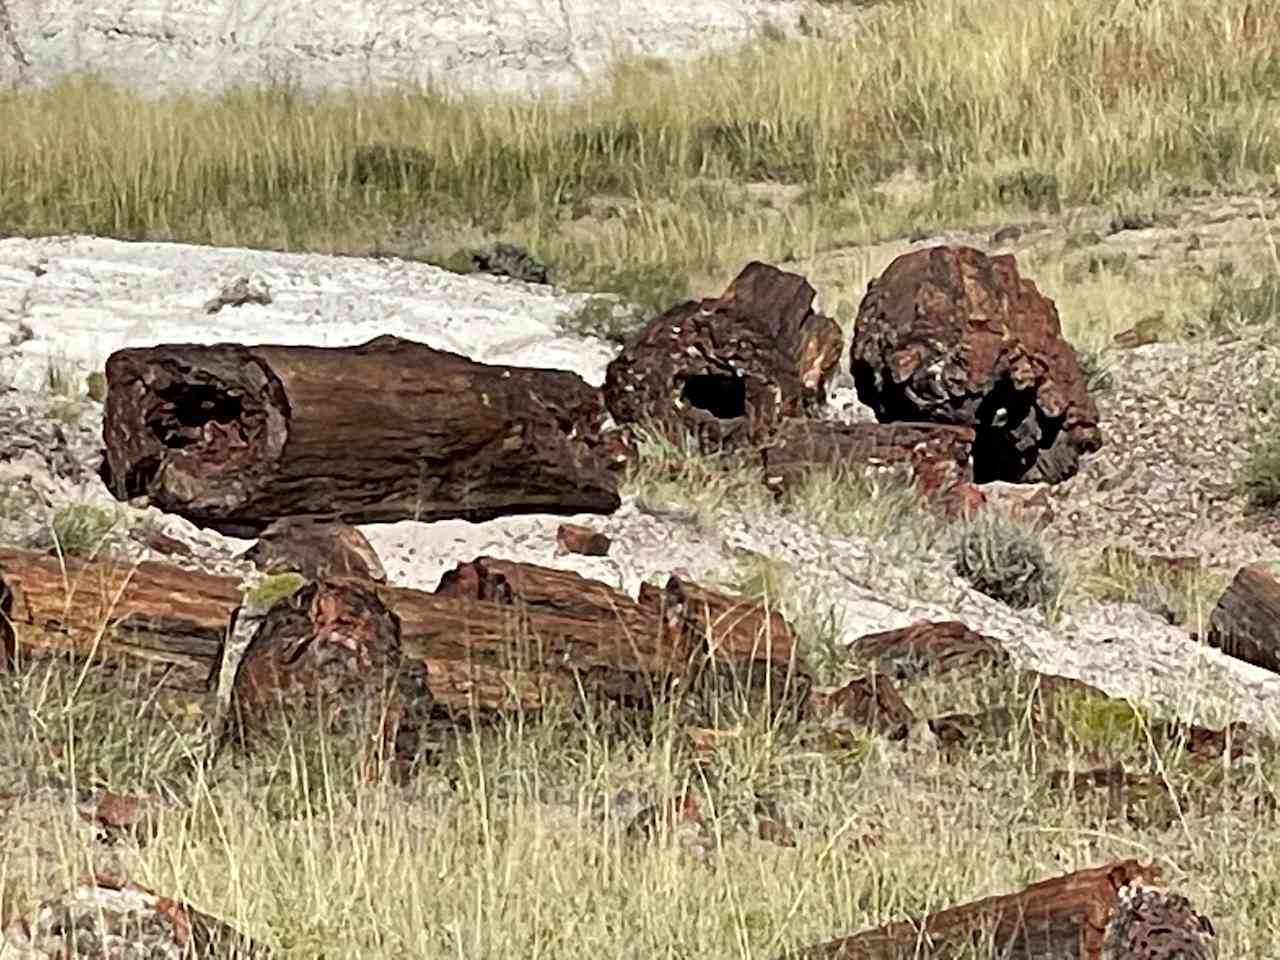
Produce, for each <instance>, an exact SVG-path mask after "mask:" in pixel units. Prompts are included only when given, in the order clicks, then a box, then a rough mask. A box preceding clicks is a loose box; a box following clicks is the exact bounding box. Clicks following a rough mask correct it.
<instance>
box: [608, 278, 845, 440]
mask: <svg viewBox="0 0 1280 960" xmlns="http://www.w3.org/2000/svg"><path fill="white" fill-rule="evenodd" d="M814 295H815V294H814V289H813V287H812V286H810V285H809V283H808V281H806V280H805V278H804V277H802V276H799V275H798V274H794V273H786V272H784V271H782V270H779V269H777V268H776V267H771V266H769V265H767V264H764V263H760V262H758V261H755V262H752V263H749V264H747V266H746V267H745V268H744V269H743V270H742V272H741V273H739V274H738V276H737V277H736V278H735V279H734V281H733V282H732V283H731V284H730V285H729V286H728V288H727V289H726V290H725V292H724V294H723V295H722V296H720V297H715V298H709V299H706V300H702V301H700V302H698V301H688V302H686V303H682V304H678V305H677V306H674V307H672V308H671V309H670V310H667V311H666V312H665V313H663V314H661V315H659V316H657V317H655V318H654V319H653V320H651V321H649V323H648V324H647V325H646V326H645V327H644V329H643V330H642V331H641V332H640V333H639V335H638V336H637V337H636V338H635V340H633V341H632V342H631V343H629V344H628V345H627V346H626V348H625V349H624V350H623V351H622V353H621V354H619V355H618V357H617V358H616V359H614V361H613V362H612V363H610V364H609V367H608V369H607V371H606V373H605V381H604V387H603V392H604V399H605V403H606V404H607V405H608V407H609V411H610V413H612V414H613V417H614V419H615V420H616V421H617V422H618V423H620V424H633V423H640V422H643V421H650V422H653V423H655V424H657V425H659V426H660V427H661V428H663V429H665V430H667V431H668V432H675V433H683V432H686V431H687V432H689V433H691V434H693V435H694V436H695V437H697V438H698V439H699V441H700V442H701V443H702V444H703V445H704V446H706V447H726V446H742V445H755V444H757V443H759V442H760V441H761V440H762V439H763V436H764V433H765V432H766V431H767V430H768V429H769V428H770V427H771V426H772V425H773V424H774V423H776V422H777V421H778V420H779V419H780V418H782V417H794V416H803V415H804V414H805V413H807V412H808V411H809V410H810V409H812V408H813V407H815V406H816V405H817V404H818V403H819V402H821V400H822V399H823V397H824V394H825V390H826V384H827V381H828V380H829V379H830V377H831V374H832V373H833V372H834V371H835V368H836V366H837V364H838V363H839V361H840V353H841V351H842V349H843V341H842V338H841V336H840V327H839V326H838V325H837V324H836V322H835V321H834V320H831V319H830V318H828V317H824V316H822V315H821V314H818V313H815V312H814V311H813V309H812V306H813V300H814Z"/></svg>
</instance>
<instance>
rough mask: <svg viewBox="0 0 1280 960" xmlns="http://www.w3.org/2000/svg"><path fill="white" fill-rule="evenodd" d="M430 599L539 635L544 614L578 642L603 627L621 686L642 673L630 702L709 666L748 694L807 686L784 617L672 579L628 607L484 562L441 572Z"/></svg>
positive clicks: (562, 579)
mask: <svg viewBox="0 0 1280 960" xmlns="http://www.w3.org/2000/svg"><path fill="white" fill-rule="evenodd" d="M436 593H437V595H440V596H442V597H456V598H466V599H470V600H478V601H483V602H493V603H498V604H503V605H508V606H510V607H512V608H514V609H515V610H516V611H517V619H516V620H515V621H514V622H515V623H516V624H518V625H521V626H520V629H525V627H524V626H523V625H522V624H523V621H522V620H521V619H519V618H520V617H521V616H524V617H531V618H533V619H530V620H529V621H528V625H529V626H530V627H534V628H536V627H537V626H538V623H539V621H538V620H537V619H536V618H537V617H538V616H542V615H554V616H556V617H559V618H564V619H565V620H566V621H571V622H572V621H576V622H579V623H582V624H584V625H588V626H587V628H586V629H585V633H584V636H592V635H593V633H594V631H596V630H599V629H601V628H604V629H605V630H606V631H607V632H608V633H609V636H610V639H609V640H608V643H607V645H606V649H607V648H609V647H612V649H614V651H615V652H614V653H613V654H612V655H611V656H612V660H611V661H609V662H610V663H612V664H613V666H614V669H616V670H618V671H619V677H618V679H619V681H621V680H622V678H623V677H624V676H625V675H626V674H627V673H628V672H629V671H630V670H631V669H632V668H633V665H643V668H642V671H641V673H642V674H643V675H644V677H645V679H644V680H643V683H640V684H636V683H634V682H633V683H631V684H630V687H631V689H629V690H627V689H619V690H618V691H617V692H618V693H625V694H626V695H627V696H628V697H632V698H634V697H640V698H641V699H643V700H648V699H650V697H651V696H652V694H653V693H654V692H655V690H654V681H655V680H658V679H660V678H666V679H667V680H672V679H681V680H692V679H694V678H695V677H696V676H697V675H698V674H700V673H701V671H702V669H703V668H704V667H706V666H711V667H713V669H714V671H715V672H716V673H717V674H719V675H722V676H725V677H728V678H729V679H731V680H732V681H733V682H734V683H735V684H736V685H738V686H740V687H742V688H744V689H760V688H765V687H767V688H769V692H770V694H771V696H772V697H773V698H774V699H784V698H787V697H789V696H791V695H792V694H799V693H800V692H801V691H802V690H803V689H805V688H806V684H807V682H808V678H807V673H806V672H805V667H804V664H803V663H801V662H799V661H798V647H797V643H796V640H795V637H794V636H793V634H792V632H791V629H790V627H789V626H788V624H787V622H786V620H785V619H784V618H783V617H782V615H781V614H779V613H778V612H777V611H775V610H766V609H765V608H764V607H762V606H761V605H760V604H758V603H755V602H754V601H751V600H747V599H745V598H742V597H734V596H729V595H726V594H722V593H718V592H716V591H713V590H708V589H707V588H705V587H702V586H700V585H698V584H695V583H691V582H689V581H687V580H684V579H682V578H680V577H678V576H673V577H671V578H669V579H668V581H667V584H666V587H665V588H659V587H657V586H655V585H653V584H649V583H646V584H644V585H642V588H641V590H640V595H639V597H638V598H637V599H635V600H633V599H632V598H630V597H628V596H627V595H626V594H624V593H621V592H620V591H617V590H614V589H613V588H612V587H610V586H608V585H607V584H604V583H601V582H599V581H596V580H588V579H587V578H585V577H581V576H579V575H577V574H575V573H572V572H570V571H564V570H554V569H550V568H547V567H541V566H537V565H535V564H526V563H517V562H515V561H510V560H498V559H494V558H491V557H480V558H478V559H477V560H474V561H472V562H470V563H464V564H460V565H459V566H458V567H456V568H455V569H453V570H451V571H449V572H448V573H446V574H445V575H444V577H442V578H441V581H440V585H439V586H438V587H437V590H436ZM575 659H576V658H575Z"/></svg>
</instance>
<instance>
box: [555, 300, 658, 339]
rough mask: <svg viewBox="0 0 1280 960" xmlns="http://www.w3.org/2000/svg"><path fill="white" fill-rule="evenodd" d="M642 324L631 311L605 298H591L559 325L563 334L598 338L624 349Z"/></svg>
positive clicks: (639, 316) (641, 318)
mask: <svg viewBox="0 0 1280 960" xmlns="http://www.w3.org/2000/svg"><path fill="white" fill-rule="evenodd" d="M643 325H644V317H643V316H642V315H641V314H639V313H638V312H637V311H636V310H635V309H634V308H630V307H627V306H625V305H624V304H620V303H618V302H617V301H616V300H612V299H609V298H608V297H592V298H590V299H589V300H587V301H586V302H585V303H583V304H582V306H581V307H579V308H578V309H577V310H575V311H574V312H573V313H571V314H569V315H568V316H566V317H565V318H564V319H563V320H561V322H560V326H561V327H562V328H563V329H564V331H565V332H566V333H571V334H573V335H574V336H576V337H599V338H600V339H601V340H604V341H605V342H607V343H612V344H614V345H616V346H619V347H625V346H626V345H627V343H628V342H629V341H630V340H631V338H632V337H633V336H635V335H636V333H637V332H639V330H640V328H641V327H642V326H643Z"/></svg>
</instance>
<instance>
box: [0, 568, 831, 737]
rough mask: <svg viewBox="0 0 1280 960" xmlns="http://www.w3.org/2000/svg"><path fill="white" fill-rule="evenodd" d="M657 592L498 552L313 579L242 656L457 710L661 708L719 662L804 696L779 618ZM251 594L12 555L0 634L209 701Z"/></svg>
mask: <svg viewBox="0 0 1280 960" xmlns="http://www.w3.org/2000/svg"><path fill="white" fill-rule="evenodd" d="M645 586H646V589H645V590H643V591H642V593H641V599H639V600H633V599H631V598H630V597H628V596H626V595H625V594H622V593H619V592H617V591H614V590H612V589H611V588H610V587H608V586H607V585H606V584H603V583H599V582H597V581H593V580H587V579H585V578H582V577H579V576H577V575H576V574H572V573H565V572H562V571H556V570H547V569H543V568H540V567H535V566H532V565H528V564H513V563H509V562H504V561H497V560H491V559H488V558H481V559H480V560H478V561H476V562H475V563H472V564H464V565H462V566H461V567H460V568H459V569H458V570H456V571H454V572H453V573H452V574H450V575H448V576H446V578H445V583H444V584H443V585H442V592H441V593H439V594H432V593H427V592H424V591H420V590H412V589H408V588H403V587H387V586H385V585H383V584H378V583H376V582H374V581H371V580H369V579H367V578H363V577H344V578H330V579H325V580H319V581H311V582H304V585H303V586H301V588H300V589H297V590H295V591H293V592H292V593H290V594H289V595H288V596H287V597H283V598H282V599H281V600H280V601H279V602H278V604H277V605H276V606H273V607H271V608H270V609H269V610H268V611H267V612H266V613H265V614H263V615H262V616H261V618H260V620H259V621H255V625H254V627H253V631H254V632H253V635H252V637H251V639H250V640H249V641H248V644H247V647H246V648H245V662H246V663H253V662H259V663H260V666H259V667H256V668H255V669H254V670H253V671H252V674H253V675H254V676H255V677H256V678H257V679H255V680H254V685H255V686H256V687H260V688H262V689H263V690H267V691H271V690H281V689H287V688H288V687H289V685H290V684H291V683H292V681H291V680H290V679H289V676H288V675H289V667H290V665H291V664H299V669H300V670H301V669H306V670H310V666H309V665H308V659H307V657H304V656H303V654H304V653H306V652H307V651H308V649H309V648H310V647H313V646H316V647H318V648H319V647H323V648H325V649H326V650H335V651H341V650H346V651H348V652H349V653H350V654H351V655H352V656H353V657H355V658H356V660H357V661H358V662H359V663H360V664H363V660H362V659H361V658H363V657H367V656H375V657H376V658H379V659H380V660H382V661H386V663H388V664H392V665H394V667H395V670H397V671H402V670H408V671H410V672H414V671H421V672H422V673H424V674H425V680H424V681H423V683H422V684H419V686H420V687H422V688H423V689H424V691H425V694H424V695H429V697H430V699H431V700H432V702H433V704H434V705H435V706H436V707H438V708H440V709H441V710H443V711H446V712H450V713H453V712H456V711H461V710H478V711H498V710H511V709H517V708H526V709H531V708H537V707H541V706H546V705H548V704H550V703H552V702H564V701H565V700H566V699H568V700H577V699H578V698H580V697H581V696H583V695H584V694H585V695H588V696H596V695H598V696H604V697H607V698H611V699H617V700H621V701H625V702H628V703H639V704H643V703H649V702H652V700H653V698H654V697H656V696H658V695H659V694H661V693H662V692H663V691H665V690H667V689H669V688H670V687H671V685H672V684H673V683H683V682H691V681H692V680H693V679H695V678H696V677H697V676H699V675H700V673H701V671H702V669H703V668H704V667H707V666H711V667H713V668H714V669H715V670H717V671H722V672H725V673H728V674H731V675H732V676H733V677H734V678H735V679H737V680H740V681H742V682H745V683H748V684H750V685H751V686H752V687H755V688H762V689H767V690H769V691H770V692H772V693H774V694H775V695H777V696H783V695H787V694H788V693H789V692H792V691H794V692H795V693H797V695H798V694H799V693H800V692H801V690H802V684H803V683H804V682H806V678H805V674H804V669H803V665H802V664H799V663H798V662H797V660H796V652H797V647H796V643H795V640H794V638H793V637H792V635H791V632H790V630H789V628H788V627H787V625H786V623H785V621H784V620H782V618H781V617H780V616H778V615H777V614H776V613H772V612H769V613H766V612H765V611H762V610H759V609H758V608H757V607H755V605H754V604H752V603H750V602H748V601H745V600H742V599H739V598H733V597H726V596H724V595H722V594H718V593H714V592H712V591H709V590H706V589H704V588H701V587H698V586H697V585H696V584H690V583H687V582H685V581H683V580H681V579H680V578H678V577H672V578H671V580H670V581H669V582H668V584H667V586H666V588H665V589H663V588H659V587H656V586H654V585H652V584H646V585H645ZM240 589H241V587H240V582H239V581H238V580H237V579H236V578H234V577H217V576H211V575H208V574H200V573H193V572H191V571H188V570H185V569H182V568H179V567H176V566H171V565H168V564H162V563H141V564H131V563H126V562H113V561H105V562H94V563H87V562H83V561H76V560H68V561H67V569H66V575H65V577H64V575H63V572H62V569H61V567H60V565H59V562H58V560H57V559H56V558H53V557H47V556H44V555H42V554H39V553H35V552H31V551H21V550H3V551H0V596H3V597H7V599H6V600H5V601H4V607H3V611H4V617H3V618H0V630H2V631H3V635H4V637H5V649H6V650H9V649H10V648H13V649H15V650H16V651H17V652H19V653H21V652H23V651H28V650H29V651H31V652H40V651H44V652H66V653H71V654H74V655H78V656H81V657H108V656H110V657H116V656H121V655H122V656H124V657H125V658H126V662H127V663H128V662H130V660H129V658H132V662H134V663H135V664H136V666H137V667H138V669H141V668H142V667H143V666H144V665H146V664H152V665H155V666H158V667H161V668H163V669H162V671H161V674H160V676H159V677H158V678H157V679H155V680H154V683H155V684H156V685H158V686H161V687H165V688H172V689H180V690H183V691H188V692H191V693H196V694H201V695H203V694H205V693H206V692H207V691H208V690H210V689H211V684H212V683H213V681H214V680H215V679H216V677H217V674H218V672H219V669H220V666H221V657H222V652H223V649H224V647H225V643H226V638H227V637H228V636H229V635H231V634H232V633H233V632H234V630H235V624H236V618H237V617H238V616H239V614H240V611H241V610H242V608H243V604H242V595H241V592H240ZM335 655H336V656H345V655H346V654H343V653H341V652H339V653H337V654H335ZM325 656H326V657H327V656H328V654H327V653H326V655H325ZM322 659H323V658H322ZM321 666H323V664H321ZM364 666H366V667H367V664H366V665H364ZM388 669H390V668H388ZM257 699H259V700H260V699H262V698H261V697H257Z"/></svg>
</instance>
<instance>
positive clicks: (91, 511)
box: [31, 503, 121, 557]
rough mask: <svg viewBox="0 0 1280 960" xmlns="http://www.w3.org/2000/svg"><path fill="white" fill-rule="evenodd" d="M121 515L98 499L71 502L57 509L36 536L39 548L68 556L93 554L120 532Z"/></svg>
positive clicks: (35, 546) (33, 542)
mask: <svg viewBox="0 0 1280 960" xmlns="http://www.w3.org/2000/svg"><path fill="white" fill-rule="evenodd" d="M120 524H121V518H120V516H119V515H118V514H117V513H116V512H115V511H112V510H108V509H107V508H105V507H100V506H98V505H97V504H94V503H68V504H66V505H64V506H61V507H59V508H58V509H57V510H55V511H54V512H53V515H52V516H51V517H50V518H49V521H48V523H46V524H45V525H44V526H42V527H41V528H40V530H39V531H38V532H37V533H36V534H35V536H34V537H33V538H32V541H31V546H32V547H33V548H34V549H36V550H57V551H58V552H59V553H61V554H62V555H63V556H67V557H89V556H92V555H93V554H94V553H96V552H97V551H98V550H99V549H100V548H101V547H102V545H103V544H104V543H105V542H106V541H107V540H108V539H109V538H110V537H111V536H112V535H113V534H115V533H116V530H117V528H118V527H119V526H120Z"/></svg>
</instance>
